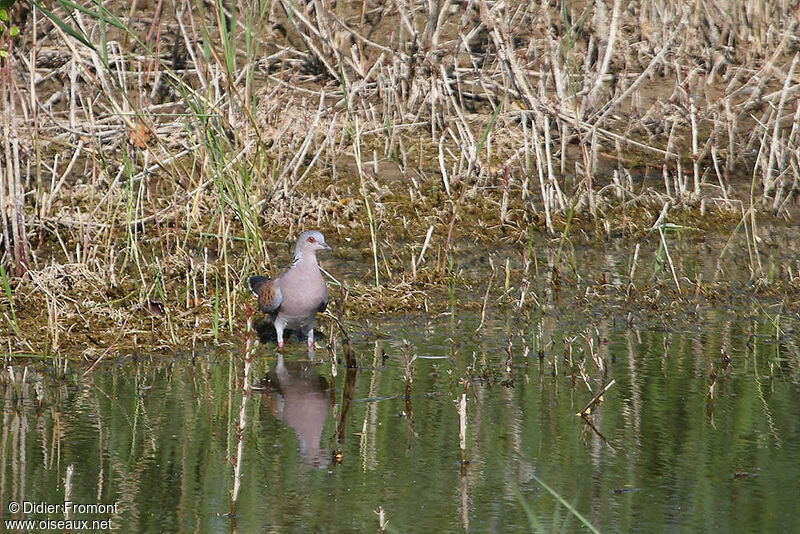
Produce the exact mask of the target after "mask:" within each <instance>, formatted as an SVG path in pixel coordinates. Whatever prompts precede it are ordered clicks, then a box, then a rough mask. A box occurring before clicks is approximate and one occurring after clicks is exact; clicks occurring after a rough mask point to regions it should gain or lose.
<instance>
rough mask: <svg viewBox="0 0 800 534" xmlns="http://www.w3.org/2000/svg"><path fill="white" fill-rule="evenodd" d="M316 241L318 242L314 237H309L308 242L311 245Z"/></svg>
mask: <svg viewBox="0 0 800 534" xmlns="http://www.w3.org/2000/svg"><path fill="white" fill-rule="evenodd" d="M314 241H316V239H314V236H313V235H312V236H309V237H308V242H309V243H313V242H314Z"/></svg>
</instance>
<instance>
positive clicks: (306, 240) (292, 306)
mask: <svg viewBox="0 0 800 534" xmlns="http://www.w3.org/2000/svg"><path fill="white" fill-rule="evenodd" d="M318 250H328V251H330V250H332V249H331V247H330V246H328V244H327V243H326V242H325V237H324V236H323V235H322V234H321V233H320V232H318V231H316V230H309V231H307V232H303V233H302V234H300V237H298V238H297V245H295V248H294V258H293V259H292V265H291V267H290V268H289V270H288V271H286V272H285V273H282V274H280V275H278V276H276V277H275V278H268V277H266V276H251V277H250V278H249V279H248V281H247V282H248V284H249V286H250V290H251V291H252V292H253V295H255V297H256V298H257V299H258V309H259V310H261V311H262V312H264V313H267V314H269V315H270V317H271V318H272V324H274V325H275V333H276V334H277V335H278V348H279V349H283V343H284V342H283V332H284V330H286V329H287V328H289V329H300V331H301V332H302V333H303V334H304V335H306V336H308V350H309V351H312V350H313V349H314V322H315V321H316V318H317V313H318V312H319V313H321V312H323V311H325V308H326V307H327V306H328V286H327V285H326V284H325V280H324V279H323V278H322V272H321V271H320V268H319V264H318V263H317V251H318Z"/></svg>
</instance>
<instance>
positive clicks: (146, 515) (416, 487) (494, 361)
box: [0, 313, 800, 532]
mask: <svg viewBox="0 0 800 534" xmlns="http://www.w3.org/2000/svg"><path fill="white" fill-rule="evenodd" d="M565 324H568V323H559V322H557V321H554V320H552V319H548V320H542V319H536V318H533V319H530V322H529V321H528V320H525V321H521V320H519V319H516V320H509V321H508V322H506V323H492V322H488V323H487V324H485V325H484V327H483V329H482V330H481V332H480V333H479V334H477V335H472V334H471V333H472V331H473V330H474V329H475V328H476V326H477V321H474V322H473V321H471V320H466V319H464V320H463V322H460V323H458V326H457V327H456V328H457V331H456V332H453V333H451V332H450V328H451V321H450V318H449V317H439V318H428V319H425V318H414V319H407V320H404V321H402V322H400V321H391V320H387V321H385V322H382V323H381V325H380V329H381V332H382V335H381V336H380V337H381V339H379V340H376V339H375V338H376V336H375V335H374V334H373V333H371V332H372V328H371V327H370V325H363V330H362V331H360V332H355V333H354V341H355V344H356V346H355V348H356V354H357V357H358V359H359V363H360V364H361V368H360V369H359V370H358V371H351V372H350V373H349V374H348V373H347V372H346V370H345V368H344V366H341V365H340V366H337V369H336V371H337V372H336V374H335V375H334V374H333V373H332V366H331V362H330V356H329V353H328V352H327V351H321V350H318V351H317V353H316V358H317V359H318V362H316V363H310V362H308V361H307V360H306V359H305V358H306V356H305V350H304V347H303V345H302V344H294V345H292V346H290V347H289V350H288V351H287V354H286V360H285V361H284V362H280V361H279V360H278V359H277V358H276V356H275V353H274V349H273V348H271V347H266V346H260V347H259V348H258V350H257V353H256V358H255V360H254V363H253V369H252V374H251V376H252V382H253V383H255V384H256V385H258V386H259V387H260V388H262V389H258V390H251V392H250V397H249V400H248V403H247V406H246V409H245V422H246V426H245V428H244V431H243V436H244V442H243V447H242V454H241V459H240V460H239V461H241V462H242V463H241V489H240V491H239V495H238V500H237V502H236V504H235V507H234V508H235V516H231V515H230V512H231V510H232V504H231V491H232V488H233V484H234V475H233V473H234V465H233V464H234V461H235V460H236V458H237V445H238V432H237V425H238V424H239V420H240V413H239V411H240V406H241V403H242V387H241V386H242V375H243V357H242V354H243V351H242V346H240V345H236V344H232V345H230V346H228V347H227V348H226V349H225V350H209V351H207V352H202V351H198V352H196V353H195V354H194V355H192V354H182V355H179V356H176V357H172V358H161V357H152V358H151V357H142V356H140V357H138V358H133V357H128V358H122V359H120V360H119V361H117V362H115V363H105V364H103V365H101V366H100V367H99V369H98V370H97V371H96V372H95V373H94V375H93V380H91V379H89V378H88V377H87V378H81V376H80V375H81V373H82V372H83V371H84V369H80V370H74V371H72V370H69V369H68V371H67V374H66V378H56V377H55V376H54V374H55V373H54V372H53V371H52V368H51V367H49V366H47V365H44V364H42V363H36V362H33V363H29V365H28V369H27V373H26V376H25V378H24V380H23V367H24V365H22V364H21V363H20V362H14V363H13V368H12V369H11V370H9V369H6V370H5V371H4V373H3V375H2V393H3V400H2V404H3V415H2V441H1V442H0V456H2V459H3V462H2V469H1V470H0V497H2V512H1V513H2V519H3V520H4V521H6V520H8V519H16V518H20V517H21V516H24V517H25V518H26V519H34V520H39V519H43V518H49V519H65V516H64V514H63V513H60V514H58V513H56V514H53V513H51V514H47V513H39V514H37V513H29V514H12V513H10V512H9V505H10V503H11V502H23V501H30V502H46V503H50V504H60V503H63V502H64V501H65V499H68V500H71V501H73V502H76V503H106V504H115V503H116V504H117V510H116V512H115V513H111V514H83V515H81V516H79V518H81V519H90V520H91V519H106V518H110V519H111V520H112V522H113V524H114V526H115V527H116V528H117V529H119V531H121V532H228V531H238V532H271V531H275V532H292V531H297V532H314V531H327V532H361V531H377V529H378V518H377V516H376V514H375V513H374V511H375V510H376V509H377V508H378V507H382V508H383V509H384V510H385V512H386V515H387V518H388V520H389V525H388V526H389V530H390V531H393V532H458V531H463V530H468V531H471V532H504V531H524V530H529V529H531V528H532V527H533V526H534V525H539V524H540V525H541V526H542V528H543V529H544V530H546V531H548V532H581V531H588V530H587V529H586V528H585V527H582V526H581V525H580V523H579V521H578V520H577V519H576V517H575V516H574V515H572V514H571V513H569V512H568V511H567V509H566V508H565V507H564V506H562V505H561V504H559V503H558V501H557V500H556V499H555V498H554V497H553V496H552V495H551V494H550V493H548V492H547V491H546V490H545V489H544V488H543V487H542V486H541V485H540V484H539V483H538V482H537V481H536V480H535V478H534V477H538V478H539V479H540V480H542V481H544V482H546V483H547V484H548V485H549V486H550V487H552V488H553V489H554V490H555V491H557V492H558V493H559V494H560V495H561V496H563V498H564V499H566V500H567V501H568V502H569V503H571V505H572V506H574V508H575V509H576V510H577V511H578V512H579V513H580V514H582V515H583V516H584V517H586V518H587V519H588V520H589V521H590V522H591V523H592V524H593V525H594V526H595V527H596V528H597V529H599V530H600V531H601V532H636V531H640V532H712V531H717V532H798V531H800V514H797V504H798V498H797V495H800V482H798V481H800V403H798V402H797V399H798V398H800V385H799V384H800V353H799V352H798V349H797V346H796V345H795V342H794V334H793V332H792V331H789V330H787V325H785V324H784V325H783V330H782V331H780V332H778V333H777V334H776V332H775V330H774V328H773V327H772V326H771V324H770V323H769V322H758V321H755V322H753V321H738V320H736V317H735V315H734V314H719V313H706V314H703V315H701V316H699V317H698V322H697V324H696V325H694V326H693V327H692V328H691V329H687V330H690V331H686V332H678V331H670V332H667V331H663V330H662V331H645V330H630V329H626V328H624V327H622V326H620V323H619V322H617V323H615V324H616V326H614V324H611V323H609V322H608V321H602V320H601V321H598V322H597V323H596V324H594V325H586V326H585V327H580V328H578V327H575V326H574V325H571V326H564V325H565ZM698 325H702V326H698ZM403 339H405V340H407V341H408V342H409V349H408V352H406V350H407V349H406V348H405V347H406V346H405V344H404V343H403V341H402V340H403ZM452 339H455V340H456V342H453V341H452ZM509 341H510V344H509ZM509 348H510V352H509ZM509 353H510V355H511V358H510V359H509ZM405 354H408V355H409V356H413V355H416V356H418V357H417V358H416V359H415V360H414V361H413V363H411V365H410V369H411V372H412V377H413V380H412V381H411V383H410V387H409V389H408V391H409V393H410V397H409V398H408V399H406V396H405V392H406V380H405V372H404V371H405V364H404V362H405ZM540 354H541V355H542V357H541V358H540ZM593 355H594V358H593V357H592V356H593ZM595 361H596V362H597V363H595ZM468 369H470V371H469V372H468ZM602 369H605V370H604V371H603V370H602ZM467 375H468V376H472V377H474V379H473V380H471V381H470V383H469V388H468V391H467V396H468V407H467V410H468V414H467V423H468V426H467V430H466V437H467V447H466V456H467V458H468V460H469V464H468V465H467V466H466V468H465V469H464V470H463V471H462V468H461V463H460V460H461V453H460V451H459V419H458V414H457V412H456V405H455V402H454V401H455V400H456V399H457V398H458V397H459V396H460V394H461V392H462V391H463V384H462V379H463V377H464V376H467ZM712 376H713V378H712ZM267 378H269V380H266V379H267ZM611 379H613V380H614V381H615V382H614V384H613V386H612V387H611V388H610V389H609V390H608V391H607V392H606V394H605V395H604V396H603V402H602V404H601V405H599V406H594V407H593V408H592V409H591V415H590V420H589V422H591V424H592V425H593V426H594V428H595V429H596V431H595V430H593V429H592V428H591V427H590V425H589V424H588V423H587V422H586V421H585V420H584V419H582V418H581V417H579V416H578V415H576V413H578V412H580V411H581V410H582V409H583V408H584V407H585V406H586V405H587V403H589V401H590V400H591V399H592V397H593V396H594V393H596V392H597V391H598V390H599V389H600V387H601V386H602V385H603V384H606V383H608V382H609V381H610V380H611ZM348 380H349V381H350V385H349V387H348V386H347V384H348ZM345 397H352V400H351V401H349V402H348V401H343V399H345ZM462 473H463V476H462ZM520 499H524V502H525V503H526V504H527V505H528V506H529V509H530V510H531V511H532V513H533V514H534V515H533V516H529V515H528V514H527V513H526V511H525V507H524V506H523V505H522V503H521V502H520ZM4 530H5V531H10V530H9V528H8V527H7V526H6V527H5V528H4Z"/></svg>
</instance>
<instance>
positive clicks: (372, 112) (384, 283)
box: [0, 0, 800, 358]
mask: <svg viewBox="0 0 800 534" xmlns="http://www.w3.org/2000/svg"><path fill="white" fill-rule="evenodd" d="M9 14H10V18H9V21H8V22H0V24H4V27H8V28H12V27H14V28H16V30H15V31H11V30H10V29H9V30H8V31H6V32H4V33H3V34H2V36H3V43H4V44H3V47H4V50H5V51H6V54H5V57H4V58H3V59H2V60H1V62H0V67H1V69H2V70H1V71H0V106H1V107H2V108H3V109H2V114H1V116H0V121H1V122H0V129H2V131H3V137H2V147H0V177H1V178H2V182H1V183H0V214H2V216H0V234H1V235H0V254H2V261H1V262H0V263H2V265H3V266H4V269H3V272H2V274H3V276H2V280H3V286H4V291H3V292H2V295H0V299H2V300H0V310H1V311H2V314H3V315H4V320H3V321H0V335H2V337H8V341H6V342H4V343H3V345H4V347H6V348H7V349H8V351H9V353H10V354H17V355H19V354H30V355H45V356H51V355H55V354H58V353H60V352H67V353H69V354H71V355H75V354H81V355H82V356H84V357H86V358H97V357H98V356H100V355H104V354H105V353H106V352H107V351H108V350H110V349H123V348H131V347H138V346H147V347H152V348H159V347H170V346H175V345H178V344H187V343H191V344H194V343H196V342H197V341H202V340H210V339H214V340H219V339H220V337H221V336H224V335H225V334H226V333H230V332H233V331H234V330H235V329H237V328H239V327H240V324H241V323H242V322H243V319H242V317H243V316H242V311H241V310H242V303H243V300H244V299H245V298H246V293H245V292H244V291H243V290H242V287H243V284H242V283H241V281H242V280H243V279H245V278H246V277H247V276H249V275H250V274H253V273H254V272H256V271H259V270H261V271H267V272H269V271H270V270H271V269H273V268H274V269H280V268H281V267H283V265H282V263H281V260H282V259H283V256H284V255H285V254H284V253H283V248H282V247H281V246H280V245H279V244H282V243H285V242H287V241H291V238H292V237H293V236H295V235H296V234H297V233H299V232H300V231H301V230H302V229H306V228H311V227H314V228H320V229H322V230H324V231H326V232H328V233H331V234H333V236H335V237H333V236H332V239H331V241H333V242H337V241H339V242H342V243H345V241H344V240H345V238H352V239H353V240H354V241H353V243H354V244H357V246H362V245H363V246H364V247H365V251H366V257H365V263H367V262H368V263H369V264H370V269H371V271H370V276H369V277H368V279H369V282H366V281H364V282H362V281H352V282H350V283H349V286H350V287H348V292H347V293H346V294H347V295H349V298H351V299H353V300H355V301H358V303H359V306H356V308H358V309H361V310H367V311H369V310H372V309H375V308H376V307H377V308H380V309H408V308H409V307H414V308H417V309H422V308H424V309H428V306H429V301H428V300H427V299H426V298H425V297H424V296H425V294H426V292H429V291H432V290H441V291H442V292H443V293H442V294H443V295H447V292H448V288H451V287H452V286H453V284H454V280H456V279H459V278H458V277H459V276H460V275H459V272H460V271H459V269H458V268H457V265H455V266H454V262H453V259H452V258H453V255H457V254H459V252H460V251H461V250H463V245H459V243H464V242H477V243H479V244H481V246H482V247H486V246H487V245H489V246H490V247H493V246H494V245H493V244H495V243H497V242H498V241H501V242H503V243H509V242H510V243H514V244H515V245H514V246H518V247H519V248H520V249H525V248H526V246H527V254H528V255H527V256H526V253H525V252H523V257H524V261H523V263H524V268H523V269H521V270H524V273H519V275H518V277H517V278H515V279H514V280H512V279H510V278H509V274H508V273H510V272H511V270H510V269H509V266H508V264H506V270H505V273H506V279H505V284H499V283H498V284H495V287H494V288H493V289H492V291H493V293H492V295H491V296H494V297H497V295H496V294H495V293H499V292H503V294H504V295H505V294H508V293H509V291H510V290H512V289H513V288H512V287H511V285H513V284H519V286H518V287H519V288H522V290H521V296H520V297H519V305H520V306H522V305H523V304H524V303H525V302H526V295H529V292H528V289H527V288H528V283H529V276H528V275H529V262H537V261H539V260H537V258H536V255H537V254H538V255H539V256H540V258H544V257H545V256H547V257H548V258H549V259H547V260H546V261H547V262H549V263H550V264H551V265H550V267H551V268H555V269H556V270H558V269H561V271H562V272H563V271H565V270H566V271H569V269H570V262H573V264H574V262H575V259H574V255H573V254H571V253H570V250H571V246H572V241H573V240H574V239H580V234H581V233H584V234H585V235H586V236H587V237H589V238H591V237H592V236H595V237H596V236H605V237H609V236H613V235H618V234H619V233H622V234H624V235H632V236H639V237H643V236H644V237H646V238H647V239H652V236H653V235H657V239H656V241H655V242H656V243H658V246H659V248H660V250H661V251H663V256H664V258H665V261H666V264H665V265H667V266H668V267H667V268H665V269H664V271H663V273H664V278H665V279H666V280H671V281H672V282H673V283H674V286H675V287H674V288H673V289H674V290H675V291H676V294H677V296H678V297H681V296H685V295H687V294H688V293H689V291H690V289H689V286H688V285H687V284H686V282H685V281H682V278H683V277H686V276H687V275H686V274H685V273H683V272H682V271H681V267H680V261H679V259H676V258H675V257H673V255H671V254H670V253H671V250H670V240H669V239H668V238H667V237H665V234H667V233H669V232H672V231H674V230H675V228H676V227H678V226H680V225H691V226H693V227H700V228H704V229H715V231H720V230H721V231H724V232H728V233H729V234H730V236H731V239H730V240H729V243H730V246H734V243H742V242H743V243H745V245H746V247H747V250H748V252H749V258H750V261H749V266H750V270H751V278H752V279H758V280H766V281H770V280H774V276H772V275H771V274H770V273H771V271H770V268H769V266H766V265H763V264H762V263H761V259H760V254H759V250H760V247H762V246H763V245H761V237H760V236H761V235H763V233H764V231H765V230H764V228H763V227H762V224H763V223H762V222H761V221H762V220H763V219H764V217H777V218H787V219H788V218H791V217H792V216H793V209H794V203H793V199H795V198H796V192H797V190H798V177H799V176H800V151H798V149H797V147H798V145H800V104H798V103H799V102H800V99H798V92H800V74H798V68H797V67H798V66H797V63H798V57H800V56H798V53H799V52H800V39H798V37H797V34H798V32H797V29H798V25H800V19H798V12H797V9H796V5H795V2H790V1H788V0H779V1H777V2H769V3H767V2H759V1H755V0H737V1H735V2H721V1H716V0H703V1H700V2H694V3H686V2H679V1H676V0H660V1H658V2H621V1H620V0H614V1H613V2H611V1H609V2H601V1H598V2H580V1H574V2H572V1H550V2H522V3H518V4H515V3H508V2H500V1H486V0H484V1H471V0H461V1H454V0H443V1H436V2H434V1H433V0H424V1H420V2H408V1H406V0H394V1H390V2H375V1H368V0H361V1H339V2H335V3H331V2H323V1H320V0H311V1H307V2H293V1H290V0H277V1H273V2H267V3H260V2H252V1H249V0H242V1H239V2H234V3H227V4H225V3H222V2H208V3H191V2H186V3H183V2H180V1H176V0H173V1H171V2H164V1H163V0H159V1H158V2H156V3H153V2H138V1H137V2H134V3H133V4H132V5H125V4H121V3H115V2H111V3H107V4H101V3H99V2H93V1H84V2H78V3H76V2H72V1H71V0H57V1H54V2H41V1H39V0H35V1H32V2H17V3H16V4H15V5H14V6H12V8H11V9H10V10H9ZM12 34H18V35H16V36H15V37H11V35H12ZM687 223H688V224H687ZM653 232H655V234H654V233H653ZM531 235H536V236H541V237H542V238H543V239H551V238H555V243H556V245H555V247H554V248H555V250H557V253H556V254H555V258H553V257H552V256H550V255H549V253H548V254H543V253H542V252H541V251H538V252H537V251H534V250H533V249H532V247H531V246H530V245H529V243H530V242H531V241H530V240H531V238H530V236H531ZM647 236H650V237H647ZM548 242H549V241H548ZM365 243H368V244H365ZM526 244H528V245H526ZM459 247H462V248H459ZM548 250H549V249H548ZM276 251H281V254H280V258H275V260H276V261H273V258H272V257H271V255H270V253H271V252H272V253H276ZM729 251H730V249H729V244H728V243H726V245H725V247H724V248H723V249H722V250H721V251H720V253H719V258H720V261H719V265H718V266H717V267H718V268H717V271H716V273H715V277H714V278H718V279H720V280H721V281H722V282H725V281H726V280H725V273H726V272H727V271H728V269H727V268H726V265H727V264H726V262H727V261H728V257H729ZM366 258H368V259H366ZM456 263H457V262H456ZM635 263H636V262H635V261H634V265H633V266H632V267H631V278H632V277H633V272H634V271H635ZM676 263H677V264H678V266H677V268H676ZM793 269H794V267H793V266H786V268H785V269H784V268H783V267H781V268H780V269H779V273H780V277H783V278H786V279H787V281H788V283H791V284H793V283H794V279H795V278H796V276H795V273H794V270H793ZM537 270H538V267H537ZM492 272H493V274H494V272H495V269H494V267H493V268H492ZM537 274H541V273H538V272H537ZM717 275H718V276H717ZM461 276H462V278H461V279H459V280H461V282H460V284H461V285H463V284H464V283H467V282H469V281H467V282H464V280H466V279H465V278H464V275H463V273H462V275H461ZM787 277H788V278H787ZM557 278H558V277H555V279H557ZM365 280H366V278H365ZM482 280H483V281H481V280H478V279H475V280H472V282H474V283H475V284H478V285H483V286H484V287H487V286H488V285H491V284H485V277H482ZM553 280H554V279H551V281H553ZM370 286H371V287H370ZM489 289H490V288H489V287H487V289H486V297H485V298H484V304H483V309H482V313H483V312H485V308H486V302H487V299H489V297H490V292H489ZM452 294H453V293H452V291H450V295H451V299H450V300H451V301H452V299H453V297H452ZM392 295H395V296H396V297H392ZM533 296H535V292H533V291H532V292H530V295H529V297H528V299H527V303H528V305H533V304H534V303H535V299H534V298H531V297H533ZM376 299H377V303H376ZM440 301H441V303H443V304H442V306H443V307H446V306H448V305H450V306H451V307H452V303H447V302H446V301H447V298H446V297H445V298H444V299H440Z"/></svg>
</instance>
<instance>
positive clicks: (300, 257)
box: [292, 250, 317, 267]
mask: <svg viewBox="0 0 800 534" xmlns="http://www.w3.org/2000/svg"><path fill="white" fill-rule="evenodd" d="M300 262H303V263H304V264H305V263H308V264H309V265H315V264H316V263H317V255H316V254H314V252H310V253H308V254H303V253H302V252H301V251H299V250H296V251H295V253H294V258H292V267H294V266H296V265H298V264H299V263H300Z"/></svg>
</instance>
